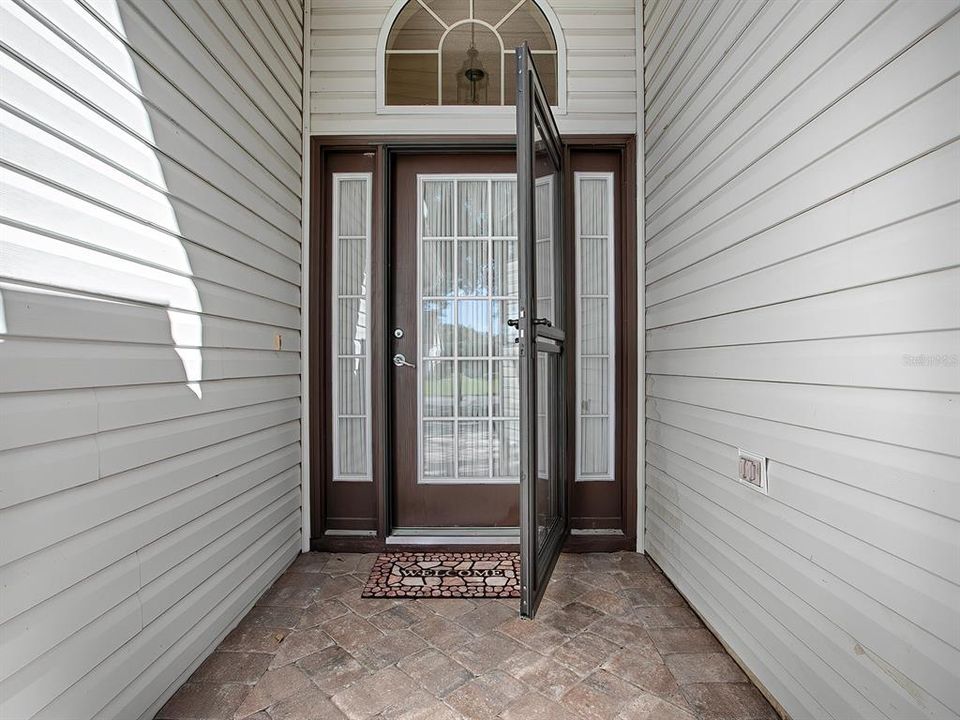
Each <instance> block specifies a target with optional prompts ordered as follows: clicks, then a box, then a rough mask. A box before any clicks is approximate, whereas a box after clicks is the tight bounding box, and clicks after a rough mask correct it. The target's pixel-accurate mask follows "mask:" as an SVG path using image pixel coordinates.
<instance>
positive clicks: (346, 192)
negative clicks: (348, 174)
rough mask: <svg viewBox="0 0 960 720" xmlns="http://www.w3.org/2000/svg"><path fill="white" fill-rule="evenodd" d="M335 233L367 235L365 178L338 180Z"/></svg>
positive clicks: (353, 235) (357, 235)
mask: <svg viewBox="0 0 960 720" xmlns="http://www.w3.org/2000/svg"><path fill="white" fill-rule="evenodd" d="M337 215H338V218H339V222H338V223H337V229H338V232H337V234H338V235H339V236H340V237H359V238H363V237H366V235H367V180H366V178H355V179H342V180H341V181H340V209H339V212H338V214H337Z"/></svg>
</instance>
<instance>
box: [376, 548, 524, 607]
mask: <svg viewBox="0 0 960 720" xmlns="http://www.w3.org/2000/svg"><path fill="white" fill-rule="evenodd" d="M361 597H365V598H385V597H390V598H454V597H465V598H498V597H500V598H503V597H506V598H518V597H520V556H519V554H518V553H512V552H398V553H383V554H382V555H380V557H378V558H377V562H376V564H375V565H374V566H373V570H372V571H371V572H370V578H369V579H368V580H367V584H366V586H364V588H363V592H362V593H361Z"/></svg>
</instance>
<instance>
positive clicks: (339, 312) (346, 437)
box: [330, 173, 373, 482]
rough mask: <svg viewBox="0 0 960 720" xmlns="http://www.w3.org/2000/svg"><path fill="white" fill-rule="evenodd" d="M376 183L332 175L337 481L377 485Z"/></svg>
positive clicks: (370, 179) (361, 176)
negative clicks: (373, 364)
mask: <svg viewBox="0 0 960 720" xmlns="http://www.w3.org/2000/svg"><path fill="white" fill-rule="evenodd" d="M372 183H373V177H372V175H371V174H370V173H356V174H352V173H334V175H333V213H332V215H333V278H334V281H333V283H332V286H333V297H332V298H331V304H330V308H331V317H332V323H331V327H332V332H331V337H332V338H334V342H333V343H332V345H333V347H332V351H333V366H332V367H333V377H332V378H331V387H332V389H333V402H332V407H333V428H334V436H333V462H334V473H333V479H334V480H335V481H336V480H353V481H367V482H370V481H372V479H373V478H372V476H371V473H370V470H371V462H372V457H373V449H372V442H371V436H370V429H371V425H370V327H369V323H368V317H369V308H370V236H371V220H372V213H371V208H372V197H371V196H372V193H371V185H372Z"/></svg>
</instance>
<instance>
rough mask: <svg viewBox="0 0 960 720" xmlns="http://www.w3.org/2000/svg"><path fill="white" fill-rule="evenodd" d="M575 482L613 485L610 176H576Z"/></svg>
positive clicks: (611, 212)
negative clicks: (599, 482) (596, 482)
mask: <svg viewBox="0 0 960 720" xmlns="http://www.w3.org/2000/svg"><path fill="white" fill-rule="evenodd" d="M574 185H575V205H576V256H577V268H576V274H577V308H576V317H577V405H576V407H577V480H613V468H614V448H615V444H614V391H615V387H614V367H615V365H614V343H615V336H614V328H615V325H614V303H613V298H614V295H613V289H614V244H613V240H614V238H613V175H612V174H611V173H576V174H575V178H574Z"/></svg>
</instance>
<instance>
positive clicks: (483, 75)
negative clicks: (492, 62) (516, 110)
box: [457, 23, 490, 105]
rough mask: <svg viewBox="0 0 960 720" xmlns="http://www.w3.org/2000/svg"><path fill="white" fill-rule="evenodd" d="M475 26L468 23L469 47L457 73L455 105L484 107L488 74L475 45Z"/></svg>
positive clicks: (488, 79)
mask: <svg viewBox="0 0 960 720" xmlns="http://www.w3.org/2000/svg"><path fill="white" fill-rule="evenodd" d="M475 33H476V24H475V23H470V47H469V48H468V49H467V57H466V58H465V59H464V61H463V64H462V65H460V69H459V70H458V71H457V103H458V104H460V105H486V104H487V85H488V83H489V82H490V74H489V73H488V72H487V71H486V70H485V69H484V67H483V62H481V60H480V51H479V50H477V45H476V34H475Z"/></svg>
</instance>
